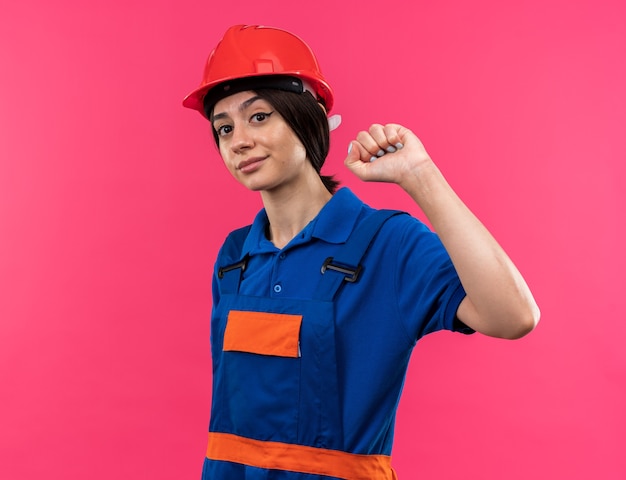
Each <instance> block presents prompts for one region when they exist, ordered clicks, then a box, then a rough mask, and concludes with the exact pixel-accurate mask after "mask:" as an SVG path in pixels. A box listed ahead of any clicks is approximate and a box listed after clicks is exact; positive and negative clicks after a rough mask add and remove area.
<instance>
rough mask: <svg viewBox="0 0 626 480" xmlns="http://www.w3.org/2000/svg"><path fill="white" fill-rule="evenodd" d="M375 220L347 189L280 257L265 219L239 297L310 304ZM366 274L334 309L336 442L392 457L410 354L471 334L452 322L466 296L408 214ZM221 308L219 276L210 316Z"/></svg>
mask: <svg viewBox="0 0 626 480" xmlns="http://www.w3.org/2000/svg"><path fill="white" fill-rule="evenodd" d="M373 211H374V210H373V209H372V208H370V207H369V206H367V205H365V204H364V203H363V202H361V201H360V200H359V199H358V198H357V197H356V196H355V195H354V194H353V193H352V192H351V191H350V190H349V189H347V188H342V189H340V190H339V191H338V192H337V193H335V195H334V196H333V197H332V199H331V200H330V201H329V202H328V203H327V204H326V205H325V206H324V207H323V209H322V210H321V211H320V213H319V214H318V215H317V217H316V218H315V219H314V220H313V221H311V222H310V223H309V224H308V225H307V226H306V227H305V228H304V229H303V230H302V232H301V233H299V234H298V235H297V236H296V237H295V238H294V239H293V240H292V241H291V242H290V243H289V244H288V245H286V246H285V247H284V248H283V249H278V248H276V247H275V246H274V245H273V244H272V243H271V242H270V241H269V240H268V239H267V236H266V232H267V229H268V219H267V215H266V213H265V211H264V210H261V211H260V212H259V214H258V215H257V217H256V218H255V220H254V223H253V224H252V227H251V230H250V233H249V234H248V237H247V238H246V240H245V242H244V245H243V252H242V253H243V254H246V253H247V254H248V255H249V263H248V266H247V268H246V270H245V272H243V276H242V280H241V284H240V289H239V294H240V295H246V296H251V297H266V298H273V299H277V300H280V299H289V300H290V301H291V300H293V299H296V300H297V299H301V300H303V301H305V300H311V299H312V294H313V292H314V291H315V288H316V286H317V284H318V282H319V281H320V277H321V272H320V268H321V262H323V260H324V259H325V258H326V257H328V256H332V255H333V252H335V251H336V250H337V247H338V246H340V245H342V244H344V243H345V242H346V241H347V239H348V238H349V236H350V234H351V233H352V231H353V230H354V229H355V227H356V226H357V225H358V224H359V222H361V221H362V220H363V219H364V218H366V217H367V216H368V215H371V213H372V212H373ZM218 259H219V257H218ZM320 259H321V260H320ZM361 265H362V267H363V271H362V274H361V276H360V278H359V280H358V282H356V283H352V284H351V283H345V284H344V285H343V286H342V290H341V291H340V292H339V293H338V295H337V297H336V300H335V303H334V308H335V350H336V362H337V376H338V379H337V383H338V386H339V387H338V388H339V395H338V396H339V399H338V401H339V407H340V409H341V415H340V418H341V425H337V426H336V427H337V434H338V435H340V436H341V439H340V441H339V443H340V449H341V450H343V451H345V452H351V453H356V454H385V455H390V453H391V447H392V442H393V428H394V421H395V414H396V409H397V405H398V402H399V399H400V394H401V390H402V386H403V382H404V377H405V374H406V370H407V367H408V363H409V357H410V354H411V351H412V349H413V347H414V346H415V344H416V342H417V341H418V339H419V338H421V337H422V336H423V335H426V334H428V333H431V332H435V331H438V330H442V329H446V330H460V331H463V332H464V333H469V332H471V331H470V330H469V329H467V328H464V326H463V325H462V324H461V323H460V322H458V320H457V319H456V311H457V308H458V306H459V304H460V302H461V300H462V299H463V298H464V297H465V291H464V290H463V287H462V286H461V283H460V281H459V278H458V276H457V273H456V271H455V269H454V267H453V265H452V263H451V261H450V258H449V256H448V254H447V252H446V251H445V249H444V248H443V245H442V244H441V241H440V240H439V238H438V236H437V235H436V234H435V233H433V232H431V231H430V230H429V229H428V227H427V226H426V225H424V224H423V223H422V222H420V221H419V220H417V219H416V218H414V217H411V216H409V215H398V216H395V217H393V218H391V219H390V220H388V221H387V222H386V223H385V224H384V225H383V227H382V228H381V230H380V232H379V233H378V236H377V237H376V239H375V240H374V242H373V243H372V245H371V246H370V248H369V250H368V252H367V253H366V255H365V257H364V258H363V260H362V262H361ZM219 302H220V289H219V281H218V280H217V268H216V273H215V276H214V283H213V303H214V309H215V306H216V305H218V304H219ZM212 334H213V333H212ZM213 348H214V349H215V345H213ZM214 358H215V356H214ZM214 401H215V400H214ZM335 447H336V445H335V446H334V447H333V448H335Z"/></svg>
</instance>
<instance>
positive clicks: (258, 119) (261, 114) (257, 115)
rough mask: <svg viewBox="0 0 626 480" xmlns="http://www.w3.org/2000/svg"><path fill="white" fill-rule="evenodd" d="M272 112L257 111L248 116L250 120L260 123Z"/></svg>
mask: <svg viewBox="0 0 626 480" xmlns="http://www.w3.org/2000/svg"><path fill="white" fill-rule="evenodd" d="M272 113H274V112H257V113H255V114H254V115H252V117H250V121H251V122H254V123H261V122H264V121H265V120H267V119H268V118H270V115H271V114H272Z"/></svg>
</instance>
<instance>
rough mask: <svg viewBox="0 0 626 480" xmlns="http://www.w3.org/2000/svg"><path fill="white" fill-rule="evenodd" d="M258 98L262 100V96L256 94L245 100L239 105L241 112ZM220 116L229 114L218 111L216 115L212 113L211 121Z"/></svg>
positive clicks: (224, 116) (223, 116)
mask: <svg viewBox="0 0 626 480" xmlns="http://www.w3.org/2000/svg"><path fill="white" fill-rule="evenodd" d="M257 100H262V98H261V97H260V96H258V95H255V96H254V97H251V98H249V99H248V100H246V101H245V102H243V103H242V104H241V105H239V108H238V110H239V111H240V112H243V111H244V110H245V109H246V108H248V107H249V106H250V105H252V104H253V103H254V102H256V101H257ZM220 118H228V114H227V113H218V114H216V115H211V122H214V121H215V120H219V119H220Z"/></svg>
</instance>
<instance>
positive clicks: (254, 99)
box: [211, 91, 317, 191]
mask: <svg viewBox="0 0 626 480" xmlns="http://www.w3.org/2000/svg"><path fill="white" fill-rule="evenodd" d="M211 123H212V125H213V128H214V129H215V131H216V132H217V135H218V138H219V150H220V154H221V156H222V159H223V160H224V163H225V165H226V167H227V168H228V170H229V171H230V173H231V174H232V175H233V176H234V177H235V178H236V179H237V180H238V181H239V182H240V183H241V184H242V185H244V186H245V187H247V188H249V189H250V190H255V191H261V190H263V191H272V190H275V189H277V188H284V187H286V186H290V185H291V186H295V187H296V188H297V185H298V182H300V181H304V176H305V175H310V174H311V172H313V174H315V175H316V176H317V173H315V170H314V169H313V167H312V165H311V163H310V162H309V161H308V159H307V156H306V150H305V148H304V146H303V145H302V143H301V142H300V140H299V139H298V137H297V136H296V134H295V133H294V132H293V130H292V129H291V128H290V127H289V125H288V124H287V123H286V122H285V120H284V119H283V117H282V116H281V115H280V114H279V113H278V112H277V111H276V110H275V109H274V108H273V107H272V105H271V104H270V103H269V102H267V101H266V100H263V99H262V98H260V97H259V96H257V95H256V94H255V93H254V92H251V91H247V92H240V93H236V94H234V95H231V96H229V97H226V98H224V99H222V100H220V101H219V102H217V103H216V104H215V107H214V109H213V115H212V117H211Z"/></svg>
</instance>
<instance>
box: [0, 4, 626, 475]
mask: <svg viewBox="0 0 626 480" xmlns="http://www.w3.org/2000/svg"><path fill="white" fill-rule="evenodd" d="M420 4H424V5H423V6H422V5H420ZM511 5H514V6H511ZM625 18H626V5H625V4H624V2H623V1H621V0H620V1H610V0H605V1H602V2H598V1H593V2H592V1H591V0H581V1H577V2H571V1H565V0H558V1H557V0H528V1H526V2H523V3H522V2H513V4H511V3H507V2H502V1H496V0H479V1H477V2H463V1H461V0H454V1H441V2H413V1H408V0H407V1H405V2H392V3H385V2H382V3H381V2H373V1H369V0H364V1H362V2H360V3H359V4H354V3H353V2H345V3H341V2H338V1H336V0H333V1H329V0H320V1H317V2H309V3H306V2H305V3H304V4H297V5H295V4H294V3H293V2H287V1H283V0H280V1H274V2H252V1H247V0H239V1H238V2H234V3H233V2H201V1H192V0H178V1H173V0H169V1H165V0H161V1H154V0H152V1H147V0H144V1H135V2H110V1H107V2H105V1H99V0H96V1H94V2H78V1H76V2H72V1H70V0H58V1H56V2H47V1H43V0H34V1H30V2H28V1H26V2H4V3H3V6H2V8H1V9H0V69H1V72H2V73H1V75H0V85H1V88H0V402H1V404H0V406H1V408H0V478H2V479H7V480H12V479H21V480H31V479H36V478H46V479H51V480H52V479H54V480H56V479H63V480H74V479H83V478H90V479H93V480H99V479H111V478H122V479H126V478H128V479H130V478H132V479H150V480H159V479H163V480H166V479H167V480H170V479H196V478H199V475H200V465H201V461H202V458H203V454H204V448H205V441H206V428H207V422H208V407H209V400H210V363H209V351H208V335H209V322H208V315H209V310H210V285H209V284H210V269H211V264H212V262H213V259H214V256H215V253H216V250H217V248H218V246H219V243H220V242H221V239H222V238H223V236H224V235H225V233H226V232H227V231H229V230H230V229H232V228H233V227H235V226H239V225H241V224H244V223H247V222H249V221H250V220H251V217H252V215H253V214H254V212H256V210H257V209H258V208H259V200H258V198H257V197H256V196H255V195H253V194H250V193H247V192H245V191H243V189H242V188H241V187H238V186H237V185H236V184H235V183H234V182H233V181H231V180H230V178H229V176H228V174H227V172H226V170H225V169H224V168H223V167H222V166H221V165H220V160H219V158H218V157H217V155H216V152H215V149H214V148H213V146H212V144H211V140H210V138H209V130H208V125H207V124H206V123H204V122H202V121H201V118H200V116H199V115H197V114H196V113H194V112H192V111H188V110H184V109H183V108H182V107H181V106H180V102H181V99H182V97H183V96H184V95H185V94H186V93H187V92H188V91H189V90H190V89H191V88H193V87H194V86H195V85H196V84H197V82H198V81H199V79H200V73H201V68H202V64H203V61H204V59H205V57H206V55H207V54H208V51H209V49H210V47H211V46H212V45H213V44H214V43H215V42H216V41H217V40H218V38H219V37H220V36H221V34H222V32H223V31H224V30H225V29H226V28H227V27H228V26H230V25H231V24H235V23H261V24H267V25H273V26H279V27H283V28H287V29H290V30H293V31H294V32H296V33H298V34H300V35H301V36H302V37H303V38H305V39H306V40H307V41H308V42H309V43H310V44H311V46H312V47H313V49H314V50H315V51H316V52H317V54H318V57H319V58H320V61H321V63H322V67H323V69H324V71H325V73H326V75H327V77H328V78H329V80H330V81H331V83H332V84H333V85H334V87H335V90H336V94H337V103H336V111H337V112H338V113H341V114H342V115H343V118H344V124H343V125H342V127H341V128H340V129H339V130H338V131H336V132H334V133H333V148H332V152H331V158H330V159H329V161H328V165H327V169H326V171H327V172H329V173H330V172H335V173H337V174H338V176H339V178H340V179H341V180H342V181H343V182H344V184H346V185H348V186H350V187H351V188H353V189H354V190H355V191H356V192H357V193H359V194H360V195H361V196H362V197H363V198H364V199H365V200H366V201H368V202H369V203H370V204H372V205H375V206H379V207H396V208H403V209H407V210H409V211H411V212H412V213H414V214H416V215H418V216H420V215H421V214H420V212H419V210H418V209H417V208H416V207H414V206H413V205H411V203H410V202H409V201H408V199H407V197H405V196H404V195H403V194H402V193H401V192H399V191H398V189H396V188H393V187H391V186H386V185H377V184H368V185H364V184H360V183H358V181H356V180H355V179H353V178H351V176H350V175H349V174H348V173H347V172H346V171H345V169H344V167H343V164H342V162H343V156H344V152H345V148H346V146H347V144H348V142H349V140H350V139H351V138H352V136H353V135H355V133H356V132H357V131H358V130H360V129H363V128H366V127H367V126H368V125H369V124H370V123H373V122H388V121H395V122H400V123H405V124H406V125H407V126H410V127H411V128H413V129H414V131H415V132H416V133H417V134H418V135H419V136H420V137H421V138H422V140H423V141H424V143H425V144H426V146H427V148H428V149H429V151H430V153H431V155H432V156H433V157H434V158H435V159H436V160H437V162H438V163H439V165H440V167H441V168H442V170H443V171H444V173H445V174H446V175H447V177H448V179H449V180H450V182H451V183H452V184H453V185H454V186H455V188H456V189H457V191H458V192H459V193H460V194H461V195H462V197H463V198H464V199H465V200H466V202H467V203H468V205H469V206H470V207H471V208H472V209H473V210H474V211H475V212H476V213H477V214H478V215H479V216H480V217H481V218H482V219H483V221H484V222H485V223H486V225H487V226H488V227H489V228H490V229H491V230H492V232H493V233H494V234H495V235H496V237H497V238H498V239H499V240H500V241H501V243H502V244H503V245H504V246H505V248H506V249H507V251H508V252H509V254H510V255H511V256H512V257H513V259H514V260H515V261H516V263H517V264H518V266H519V268H520V269H521V270H522V272H523V273H524V274H525V276H526V278H527V280H528V282H529V283H530V284H531V286H532V288H533V290H534V293H535V295H536V298H537V300H538V302H539V304H540V306H541V307H542V312H543V317H542V323H541V324H540V326H539V328H538V329H537V330H536V331H535V332H534V333H533V334H532V335H531V336H529V337H527V338H525V339H523V340H521V341H518V342H507V341H502V340H495V339H489V338H486V337H479V336H474V337H471V338H462V337H460V336H455V335H452V334H445V333H441V334H437V335H433V336H431V337H429V338H426V339H424V341H423V342H422V343H421V345H420V346H419V348H418V349H417V350H416V352H415V355H414V358H413V361H412V364H411V369H410V372H409V378H408V383H407V387H406V392H405V396H404V399H403V403H402V405H401V411H400V414H399V421H398V434H397V439H396V448H395V450H394V465H395V466H396V468H397V470H398V473H399V475H400V479H414V478H420V479H437V480H446V479H461V478H463V479H477V480H489V479H493V480H496V479H497V480H501V479H503V478H506V479H508V480H515V479H520V480H521V479H528V478H534V479H551V480H553V479H567V480H576V479H581V480H582V479H585V480H586V479H590V478H601V479H603V480H613V479H614V480H617V479H623V478H626V460H625V456H624V454H623V451H624V446H625V445H626V413H625V410H626V409H625V408H624V405H625V403H626V381H625V380H626V353H624V352H625V349H624V346H623V343H624V338H625V336H626V335H625V334H626V320H625V318H624V307H623V304H622V301H623V299H624V293H623V288H624V276H623V272H624V271H625V270H626V256H625V255H624V251H623V249H624V243H625V237H626V235H625V224H626V222H625V221H624V216H625V213H624V210H625V206H626V202H625V199H626V194H625V191H624V187H623V184H624V181H625V180H626V175H625V173H626V172H625V167H624V164H625V160H626V134H625V125H626V89H625V88H624V85H626V62H625V61H624V60H625V59H626V26H625Z"/></svg>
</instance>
